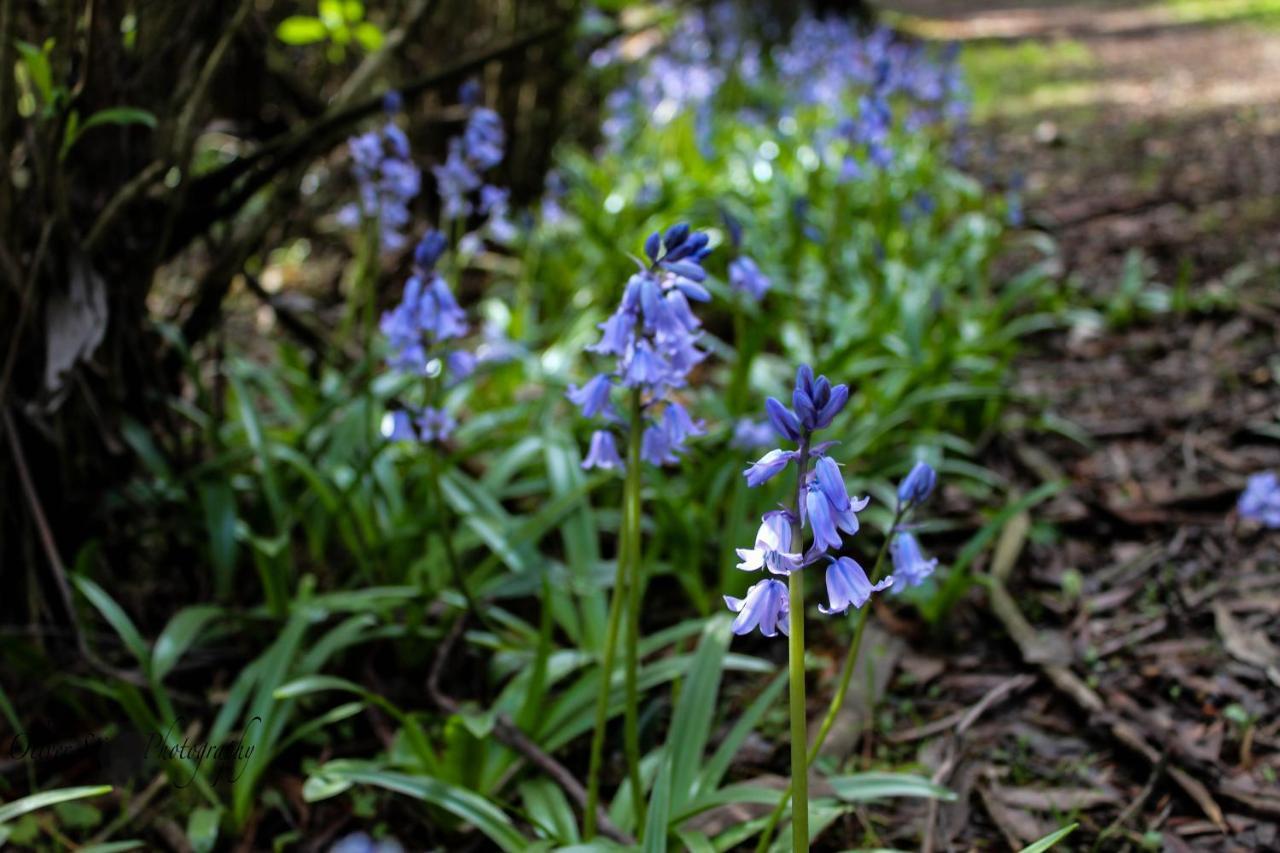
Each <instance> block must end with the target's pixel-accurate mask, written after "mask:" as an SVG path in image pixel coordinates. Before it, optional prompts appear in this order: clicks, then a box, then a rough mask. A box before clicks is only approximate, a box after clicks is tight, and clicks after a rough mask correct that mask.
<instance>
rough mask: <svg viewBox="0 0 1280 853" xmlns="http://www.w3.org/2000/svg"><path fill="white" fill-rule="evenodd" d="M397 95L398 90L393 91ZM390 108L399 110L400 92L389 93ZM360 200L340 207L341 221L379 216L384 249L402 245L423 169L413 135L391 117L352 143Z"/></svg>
mask: <svg viewBox="0 0 1280 853" xmlns="http://www.w3.org/2000/svg"><path fill="white" fill-rule="evenodd" d="M392 95H394V93H392ZM386 105H387V111H388V112H390V113H395V112H398V111H399V108H400V100H399V96H398V95H395V96H394V97H392V96H388V98H387V104H386ZM348 145H349V147H350V149H351V160H352V163H353V171H354V173H355V177H356V183H357V186H358V188H359V201H358V202H352V203H351V204H348V205H346V206H344V207H343V208H342V209H341V210H339V211H338V222H339V223H340V224H341V225H342V226H343V227H346V228H355V227H358V226H359V224H360V222H361V221H363V220H365V219H371V218H372V219H377V222H378V233H379V239H380V242H381V245H382V250H383V251H384V252H394V251H397V250H399V249H401V248H402V247H403V246H404V243H405V237H404V233H403V232H404V228H405V227H406V226H408V224H409V220H410V213H409V203H410V202H412V201H413V200H414V198H416V197H417V195H418V192H419V191H420V190H421V189H422V173H421V172H419V171H418V167H417V166H415V165H414V164H413V161H412V160H410V159H409V139H408V137H407V136H405V134H404V131H403V130H401V129H400V128H399V126H397V125H396V123H395V122H394V121H393V120H391V119H388V120H387V123H386V124H384V125H383V126H382V127H381V128H379V129H378V130H371V131H369V132H368V133H362V134H360V135H359V136H356V137H353V138H352V139H351V140H350V141H349V143H348Z"/></svg>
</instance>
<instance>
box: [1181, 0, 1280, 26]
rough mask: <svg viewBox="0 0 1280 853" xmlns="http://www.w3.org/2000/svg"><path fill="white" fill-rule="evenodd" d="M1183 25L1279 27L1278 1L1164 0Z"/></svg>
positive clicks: (1279, 0) (1279, 12)
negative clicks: (1238, 24)
mask: <svg viewBox="0 0 1280 853" xmlns="http://www.w3.org/2000/svg"><path fill="white" fill-rule="evenodd" d="M1165 3H1166V4H1167V5H1169V6H1172V7H1173V11H1174V14H1175V15H1176V16H1177V18H1178V20H1179V21H1182V22H1184V23H1196V24H1199V23H1228V22H1244V23H1258V24H1268V25H1272V26H1275V25H1280V0H1165Z"/></svg>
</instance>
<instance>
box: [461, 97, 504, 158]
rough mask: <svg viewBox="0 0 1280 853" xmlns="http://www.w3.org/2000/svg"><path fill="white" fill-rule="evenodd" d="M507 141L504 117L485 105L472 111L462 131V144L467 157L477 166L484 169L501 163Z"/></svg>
mask: <svg viewBox="0 0 1280 853" xmlns="http://www.w3.org/2000/svg"><path fill="white" fill-rule="evenodd" d="M505 142H506V137H505V134H504V133H503V129H502V119H501V118H500V117H499V116H498V114H497V113H495V112H494V111H493V110H491V109H487V108H485V107H476V108H475V109H473V110H472V111H471V115H470V117H469V118H468V119H467V126H466V129H465V130H464V131H463V133H462V144H463V151H464V152H465V154H466V157H467V159H468V160H469V161H470V162H471V163H472V164H473V165H474V166H475V168H477V169H479V170H480V171H484V170H485V169H491V168H493V167H494V166H496V165H498V164H499V163H501V162H502V153H503V146H504V145H505Z"/></svg>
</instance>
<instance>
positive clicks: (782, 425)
mask: <svg viewBox="0 0 1280 853" xmlns="http://www.w3.org/2000/svg"><path fill="white" fill-rule="evenodd" d="M764 408H765V412H766V413H767V414H768V415H769V423H770V424H772V425H773V428H774V429H775V430H776V431H777V433H778V435H780V436H782V437H783V438H786V439H790V440H791V441H799V440H800V419H799V418H797V417H796V415H795V412H792V411H791V410H790V409H788V408H787V407H786V406H784V405H782V403H780V402H779V401H778V400H777V399H776V398H774V397H770V398H769V399H767V400H765V401H764Z"/></svg>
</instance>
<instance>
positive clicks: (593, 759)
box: [582, 392, 643, 841]
mask: <svg viewBox="0 0 1280 853" xmlns="http://www.w3.org/2000/svg"><path fill="white" fill-rule="evenodd" d="M640 416H641V409H640V396H639V392H636V393H634V394H633V395H632V399H631V433H630V435H629V436H628V437H627V474H626V480H625V482H624V485H623V499H622V526H621V529H620V530H619V532H618V559H617V563H618V566H617V569H616V571H615V573H614V576H613V595H612V596H611V597H610V599H609V618H608V622H607V623H606V624H605V634H604V649H603V651H602V652H601V659H600V692H599V694H598V695H597V696H596V713H595V730H594V732H593V733H592V736H591V755H590V759H589V763H588V767H587V804H586V807H585V808H584V809H583V816H582V838H583V841H590V840H591V839H592V838H594V837H595V834H596V812H597V811H598V805H599V802H600V768H601V764H602V763H603V760H604V735H605V727H606V726H607V725H608V723H609V693H610V688H611V687H612V684H613V667H614V656H615V655H616V653H617V647H618V630H619V628H620V627H621V625H622V616H623V612H624V611H625V612H626V614H627V649H626V659H627V664H628V665H627V673H626V686H625V688H624V689H625V691H626V698H627V702H626V712H625V713H626V717H625V722H624V724H623V725H624V728H625V740H626V751H627V763H628V765H629V766H628V772H629V774H630V779H631V786H632V791H633V792H634V793H633V796H634V797H635V802H636V815H637V818H638V825H643V819H642V818H640V815H641V814H642V813H643V806H642V805H641V803H642V802H643V792H642V790H641V786H640V784H639V782H640V780H639V776H640V761H639V751H640V750H639V740H638V730H637V729H636V726H637V720H636V716H635V696H636V692H637V685H636V681H635V659H636V657H637V655H638V651H637V642H636V639H635V631H634V625H635V623H636V622H637V621H638V616H639V598H640V596H639V593H638V591H637V590H636V589H635V588H636V587H637V584H636V583H635V582H634V578H635V577H637V576H638V575H639V563H640V560H639V554H640V438H641V436H640V425H641V417H640ZM632 564H634V566H635V568H634V569H633V568H632Z"/></svg>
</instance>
